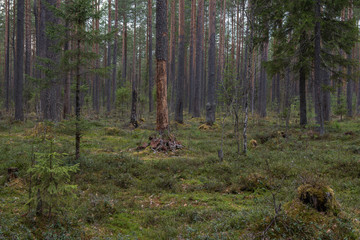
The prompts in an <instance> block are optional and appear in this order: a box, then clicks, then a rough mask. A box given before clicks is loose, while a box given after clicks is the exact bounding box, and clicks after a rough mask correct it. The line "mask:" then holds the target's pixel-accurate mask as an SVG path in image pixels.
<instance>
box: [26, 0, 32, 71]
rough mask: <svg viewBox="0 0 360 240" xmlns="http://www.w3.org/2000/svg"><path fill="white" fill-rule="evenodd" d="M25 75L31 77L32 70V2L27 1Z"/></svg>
mask: <svg viewBox="0 0 360 240" xmlns="http://www.w3.org/2000/svg"><path fill="white" fill-rule="evenodd" d="M25 8H26V9H25V38H26V39H25V44H26V48H25V74H26V75H27V76H30V69H31V1H30V0H25Z"/></svg>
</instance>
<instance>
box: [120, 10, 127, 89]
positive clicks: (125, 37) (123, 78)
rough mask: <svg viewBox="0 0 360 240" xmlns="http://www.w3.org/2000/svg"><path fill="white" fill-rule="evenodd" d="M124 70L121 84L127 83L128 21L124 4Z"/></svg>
mask: <svg viewBox="0 0 360 240" xmlns="http://www.w3.org/2000/svg"><path fill="white" fill-rule="evenodd" d="M122 35H123V36H122V71H121V86H125V83H126V70H127V23H126V10H125V5H124V12H123V34H122Z"/></svg>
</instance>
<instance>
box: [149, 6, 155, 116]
mask: <svg viewBox="0 0 360 240" xmlns="http://www.w3.org/2000/svg"><path fill="white" fill-rule="evenodd" d="M148 42H149V43H148V47H149V49H148V54H149V56H148V63H149V90H148V91H149V112H150V113H151V112H152V111H153V104H154V103H153V94H152V90H153V88H154V80H153V63H152V0H148Z"/></svg>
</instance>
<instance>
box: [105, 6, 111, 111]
mask: <svg viewBox="0 0 360 240" xmlns="http://www.w3.org/2000/svg"><path fill="white" fill-rule="evenodd" d="M108 5H109V6H108V7H109V9H108V33H109V34H110V32H111V0H109V1H108ZM107 47H108V48H107V50H108V54H107V67H108V68H109V67H110V66H111V41H110V40H108V43H107ZM106 111H107V113H110V111H111V76H110V75H109V76H108V77H107V78H106Z"/></svg>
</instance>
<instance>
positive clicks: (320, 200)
mask: <svg viewBox="0 0 360 240" xmlns="http://www.w3.org/2000/svg"><path fill="white" fill-rule="evenodd" d="M298 197H299V200H300V201H301V202H302V203H304V204H307V205H309V206H311V207H312V208H314V209H316V210H317V211H319V212H326V213H333V214H334V215H336V214H337V213H338V212H339V204H338V203H337V201H336V199H335V195H334V191H333V190H332V189H331V188H330V187H329V186H326V185H323V184H320V183H319V184H309V183H307V184H303V185H301V186H299V187H298Z"/></svg>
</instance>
